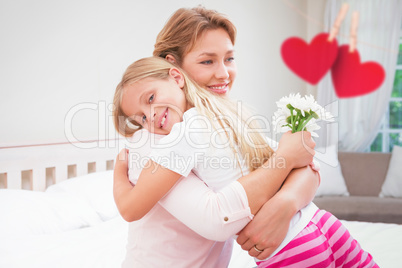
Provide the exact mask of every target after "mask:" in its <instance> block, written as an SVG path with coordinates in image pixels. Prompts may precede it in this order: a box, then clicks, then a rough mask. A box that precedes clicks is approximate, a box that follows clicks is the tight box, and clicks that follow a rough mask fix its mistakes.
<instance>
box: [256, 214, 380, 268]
mask: <svg viewBox="0 0 402 268" xmlns="http://www.w3.org/2000/svg"><path fill="white" fill-rule="evenodd" d="M257 264H258V268H261V267H265V268H266V267H270V268H273V267H281V268H282V267H286V268H301V267H303V268H307V267H315V268H323V267H344V268H347V267H353V268H355V267H356V268H363V267H364V268H369V267H370V268H371V267H378V265H377V264H376V263H375V262H374V260H373V258H372V257H371V255H370V254H369V253H367V252H365V251H364V250H363V249H362V248H361V247H360V245H359V243H358V242H357V241H356V240H355V239H353V237H352V236H351V235H350V233H349V231H348V230H347V229H346V228H345V226H343V225H342V223H341V222H340V221H339V220H338V219H337V218H336V217H335V216H333V215H332V214H331V213H329V212H326V211H325V210H318V211H317V213H316V214H315V215H314V217H313V218H312V219H311V221H310V223H309V224H308V225H307V226H306V227H305V228H304V229H303V230H302V231H301V232H300V233H299V234H298V235H297V236H296V237H295V238H294V239H293V240H292V241H290V242H289V244H287V245H286V246H285V247H284V248H283V249H282V250H281V251H279V252H278V253H277V254H276V255H275V256H273V257H272V258H270V259H268V260H265V261H261V262H257Z"/></svg>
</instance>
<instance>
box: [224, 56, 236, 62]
mask: <svg viewBox="0 0 402 268" xmlns="http://www.w3.org/2000/svg"><path fill="white" fill-rule="evenodd" d="M234 60H235V58H234V57H229V58H227V59H226V61H229V62H232V61H234Z"/></svg>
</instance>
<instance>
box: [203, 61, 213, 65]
mask: <svg viewBox="0 0 402 268" xmlns="http://www.w3.org/2000/svg"><path fill="white" fill-rule="evenodd" d="M201 64H205V65H208V64H212V60H204V61H202V62H201Z"/></svg>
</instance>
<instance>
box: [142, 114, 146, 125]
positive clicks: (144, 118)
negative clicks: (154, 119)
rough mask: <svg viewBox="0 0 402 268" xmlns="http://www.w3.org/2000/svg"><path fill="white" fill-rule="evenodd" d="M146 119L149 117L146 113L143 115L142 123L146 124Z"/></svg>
mask: <svg viewBox="0 0 402 268" xmlns="http://www.w3.org/2000/svg"><path fill="white" fill-rule="evenodd" d="M146 120H147V117H146V116H145V115H143V116H142V123H143V124H144V123H145V121H146Z"/></svg>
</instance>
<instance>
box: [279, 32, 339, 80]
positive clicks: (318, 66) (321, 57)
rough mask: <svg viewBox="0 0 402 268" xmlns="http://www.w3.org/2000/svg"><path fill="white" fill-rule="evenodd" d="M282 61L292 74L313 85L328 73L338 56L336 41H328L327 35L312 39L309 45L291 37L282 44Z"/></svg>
mask: <svg viewBox="0 0 402 268" xmlns="http://www.w3.org/2000/svg"><path fill="white" fill-rule="evenodd" d="M281 54H282V59H283V61H284V62H285V63H286V65H287V66H288V67H289V69H291V70H292V71H293V72H294V73H296V74H297V75H298V76H300V77H301V78H302V79H304V80H306V81H307V82H309V83H311V84H313V85H315V84H317V83H318V81H320V79H321V78H322V77H323V76H324V75H325V74H326V73H327V71H329V69H330V68H331V66H332V64H333V63H334V61H335V59H336V55H337V54H338V43H337V41H336V39H334V40H333V41H332V42H329V41H328V34H327V33H321V34H318V35H316V36H315V37H314V39H313V40H312V41H311V44H310V45H309V44H307V43H306V42H305V41H304V40H303V39H301V38H298V37H292V38H289V39H287V40H285V42H283V44H282V47H281Z"/></svg>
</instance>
